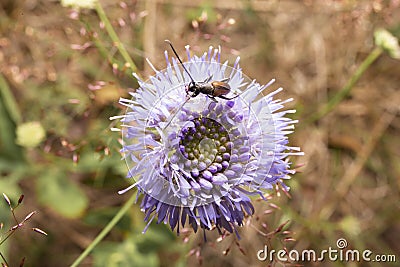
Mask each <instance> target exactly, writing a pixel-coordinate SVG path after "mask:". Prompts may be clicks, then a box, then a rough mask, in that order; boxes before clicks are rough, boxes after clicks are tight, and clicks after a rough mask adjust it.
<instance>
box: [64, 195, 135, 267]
mask: <svg viewBox="0 0 400 267" xmlns="http://www.w3.org/2000/svg"><path fill="white" fill-rule="evenodd" d="M135 199H136V194H132V196H131V197H130V198H129V199H128V201H127V202H126V203H125V204H124V206H122V208H121V209H120V210H119V211H118V213H117V214H116V215H115V216H114V218H113V219H112V220H111V221H110V222H109V223H108V224H107V226H106V227H104V229H103V230H102V231H101V232H100V234H99V235H98V236H97V237H96V238H95V239H94V240H93V241H92V243H91V244H90V245H89V246H88V247H87V248H86V249H85V251H83V252H82V254H81V255H80V256H79V257H78V258H77V259H76V260H75V261H74V263H72V265H71V266H70V267H76V266H78V265H79V263H81V261H82V260H83V259H84V258H86V256H88V255H89V253H90V252H91V251H92V250H93V249H94V248H95V247H96V246H97V245H98V244H99V243H100V241H101V240H102V239H103V238H104V237H105V236H106V235H107V234H108V233H109V232H110V231H111V229H112V228H113V227H114V226H115V225H116V224H117V222H118V221H119V220H120V219H121V218H122V216H123V215H124V214H125V213H126V212H127V211H128V209H129V208H130V207H131V206H132V204H133V203H134V202H135Z"/></svg>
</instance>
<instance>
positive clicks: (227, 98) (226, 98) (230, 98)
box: [218, 95, 240, 100]
mask: <svg viewBox="0 0 400 267" xmlns="http://www.w3.org/2000/svg"><path fill="white" fill-rule="evenodd" d="M238 96H240V95H235V96H234V97H226V96H223V95H219V96H218V97H219V98H222V99H225V100H232V99H235V98H236V97H238Z"/></svg>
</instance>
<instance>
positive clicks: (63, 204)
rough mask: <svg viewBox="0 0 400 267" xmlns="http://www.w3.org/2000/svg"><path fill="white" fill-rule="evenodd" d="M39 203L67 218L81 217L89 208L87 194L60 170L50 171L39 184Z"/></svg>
mask: <svg viewBox="0 0 400 267" xmlns="http://www.w3.org/2000/svg"><path fill="white" fill-rule="evenodd" d="M37 192H38V196H39V197H38V198H39V201H40V202H41V203H42V204H43V205H46V206H48V207H50V208H51V209H53V210H54V211H56V212H58V213H59V214H61V215H63V216H64V217H67V218H78V217H80V216H81V215H82V214H83V212H84V211H85V209H86V208H87V206H88V202H89V201H88V198H87V196H86V195H85V193H84V192H83V191H82V190H81V189H80V188H79V187H78V186H77V185H76V184H74V183H73V182H72V181H70V180H69V179H68V177H67V176H65V175H64V174H62V173H61V172H60V171H58V170H54V169H52V170H50V171H48V172H47V173H46V174H44V175H42V176H40V177H39V178H38V182H37Z"/></svg>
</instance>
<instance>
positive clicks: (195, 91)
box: [163, 40, 239, 129]
mask: <svg viewBox="0 0 400 267" xmlns="http://www.w3.org/2000/svg"><path fill="white" fill-rule="evenodd" d="M165 42H166V43H168V44H169V45H170V46H171V49H172V51H173V52H174V54H175V56H176V57H177V59H178V60H179V63H181V65H182V68H183V69H184V70H185V72H186V73H187V74H188V75H189V78H190V80H191V81H190V83H189V84H188V86H186V94H187V98H186V100H185V101H184V102H183V103H182V105H181V106H180V107H179V108H178V110H177V111H176V112H175V114H174V115H173V116H172V118H171V119H170V120H169V121H168V123H167V124H166V125H165V127H163V128H164V129H166V128H167V127H168V126H169V125H170V124H171V122H172V120H173V119H174V118H175V116H176V115H177V114H178V113H179V111H180V110H181V109H182V108H183V106H184V105H185V104H186V103H187V102H188V101H189V100H190V99H191V98H194V97H196V96H198V95H199V94H204V95H206V96H208V97H209V98H210V99H211V100H212V101H214V102H218V101H217V99H216V97H218V98H222V99H225V100H232V99H235V98H236V97H238V96H239V95H235V96H234V97H226V96H225V95H226V94H228V93H229V92H230V91H231V87H230V85H229V84H228V81H229V78H225V79H222V80H221V81H211V76H210V77H208V78H207V79H206V80H205V81H203V82H196V81H195V80H194V79H193V77H192V75H191V74H190V72H189V71H188V70H187V69H186V67H185V65H184V64H183V62H182V60H181V58H180V57H179V55H178V53H177V52H176V50H175V48H174V46H173V45H172V43H171V41H169V40H165Z"/></svg>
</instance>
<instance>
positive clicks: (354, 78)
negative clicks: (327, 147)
mask: <svg viewBox="0 0 400 267" xmlns="http://www.w3.org/2000/svg"><path fill="white" fill-rule="evenodd" d="M382 52H383V50H382V49H381V48H379V47H376V48H375V49H374V50H372V52H371V53H370V54H369V55H368V57H367V58H366V59H365V60H364V61H363V62H362V63H361V65H360V66H359V67H358V69H357V70H356V72H355V73H354V74H353V76H352V77H351V78H350V80H349V81H348V82H347V83H346V85H345V86H344V87H343V88H342V90H340V91H339V92H338V93H337V94H336V95H335V96H333V97H332V98H331V99H330V100H329V102H328V103H326V104H325V105H324V106H323V107H322V108H320V109H319V110H318V111H317V112H316V113H315V114H314V115H312V116H311V117H310V118H309V119H308V122H309V123H312V122H314V121H317V120H319V119H320V118H322V117H323V116H325V115H326V114H328V113H329V112H331V111H332V110H333V109H334V108H335V107H336V106H337V105H338V104H339V103H340V102H341V101H342V100H343V99H344V98H345V97H346V96H348V95H349V93H350V91H351V89H353V86H354V85H355V84H356V82H357V81H358V80H359V79H360V78H361V76H362V75H363V73H364V72H365V71H366V70H367V69H368V67H369V66H370V65H371V64H372V63H373V62H374V61H375V60H376V59H377V58H378V57H379V56H380V55H381V54H382Z"/></svg>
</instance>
